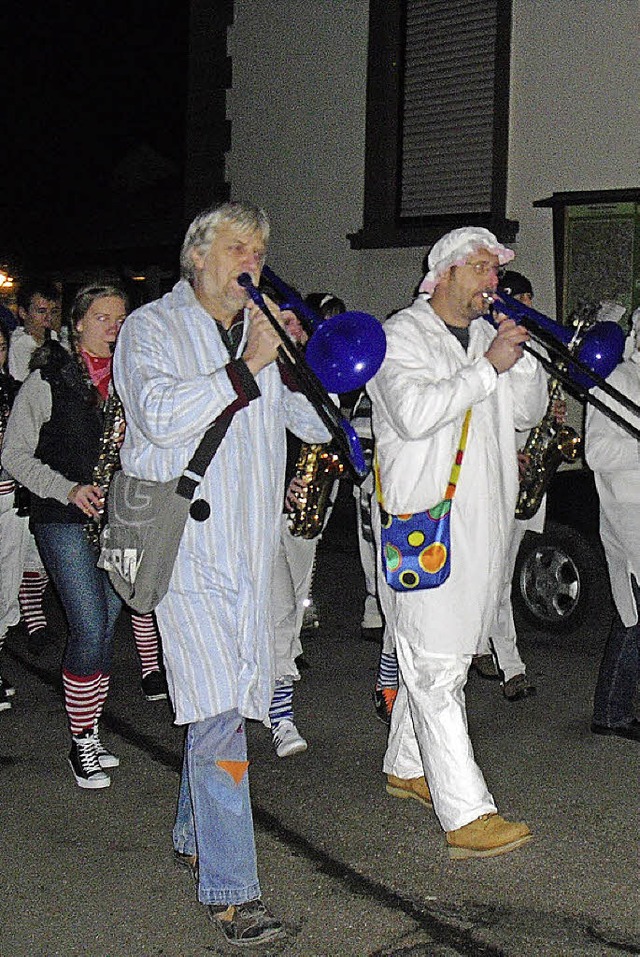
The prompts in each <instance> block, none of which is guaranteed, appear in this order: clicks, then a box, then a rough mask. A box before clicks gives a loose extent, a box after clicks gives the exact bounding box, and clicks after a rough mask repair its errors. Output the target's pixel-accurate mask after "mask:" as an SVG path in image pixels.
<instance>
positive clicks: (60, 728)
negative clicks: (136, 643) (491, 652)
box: [0, 527, 640, 957]
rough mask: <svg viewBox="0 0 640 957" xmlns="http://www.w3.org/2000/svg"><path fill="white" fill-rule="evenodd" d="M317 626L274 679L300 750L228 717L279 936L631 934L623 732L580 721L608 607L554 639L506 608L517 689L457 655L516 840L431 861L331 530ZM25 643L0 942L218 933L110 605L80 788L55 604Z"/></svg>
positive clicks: (192, 938)
mask: <svg viewBox="0 0 640 957" xmlns="http://www.w3.org/2000/svg"><path fill="white" fill-rule="evenodd" d="M315 593H316V601H317V604H318V607H319V612H320V619H321V627H320V628H319V629H318V630H317V631H316V632H314V633H313V634H312V635H310V636H308V637H307V638H306V640H305V651H304V660H305V662H306V664H307V665H308V667H306V668H305V669H304V670H303V673H302V680H301V681H300V683H299V684H298V685H297V686H296V698H295V700H296V714H297V720H298V725H299V727H300V729H301V731H302V732H303V733H304V734H305V736H306V737H307V738H308V741H309V750H308V751H307V752H306V753H304V754H302V755H297V756H295V757H292V758H286V759H279V758H277V757H276V755H275V753H274V752H273V750H272V746H271V740H270V734H269V732H268V731H267V730H266V729H265V728H263V727H262V725H260V724H257V723H250V725H249V742H250V753H251V758H252V766H251V789H252V799H253V806H254V816H255V825H256V835H257V845H258V855H259V866H260V876H261V882H262V888H263V895H264V898H265V900H266V901H267V902H268V903H269V905H270V906H271V908H272V909H273V910H274V912H275V913H276V914H277V915H278V916H279V917H280V918H281V919H282V920H284V921H285V923H286V927H287V930H288V938H287V940H286V942H284V943H282V944H278V945H273V946H271V947H264V948H262V949H261V950H259V951H257V953H260V954H262V955H263V957H266V955H276V954H277V955H283V957H409V955H411V957H427V955H429V957H454V955H466V957H476V955H479V957H609V955H628V954H640V922H639V919H638V904H639V902H640V897H639V891H638V876H639V875H638V864H639V858H638V820H639V811H640V807H639V804H640V801H639V798H638V772H639V770H640V748H639V747H638V745H637V744H635V743H633V742H629V741H622V740H620V739H609V738H600V737H595V736H593V735H591V733H590V731H589V720H590V709H591V696H592V692H593V687H594V682H595V677H596V673H597V667H598V660H599V652H600V649H601V646H602V642H603V640H604V636H605V634H606V630H607V627H608V621H609V615H610V607H609V605H608V603H607V602H606V600H603V602H602V613H601V616H600V619H599V620H598V621H590V622H588V623H587V624H586V625H585V626H584V628H583V629H582V630H581V631H580V632H577V633H575V634H573V635H572V636H570V638H569V639H568V640H561V639H553V638H551V637H550V636H545V635H540V634H535V633H533V632H531V631H528V632H527V631H525V630H524V629H523V631H522V634H521V650H522V652H523V654H524V657H525V658H526V660H527V662H528V667H529V674H530V677H531V678H532V679H533V680H534V681H535V682H536V684H537V686H538V696H537V697H536V698H531V699H528V700H526V701H523V702H518V703H509V702H507V701H505V700H504V698H503V697H502V695H501V693H500V689H499V687H498V686H496V684H494V683H492V682H487V681H484V680H482V679H480V678H479V677H477V676H475V675H473V676H472V677H471V678H470V680H469V684H468V689H467V699H468V713H469V723H470V728H471V735H472V739H473V741H474V746H475V749H476V754H477V757H478V760H479V763H480V765H481V767H482V768H483V770H484V772H485V775H486V777H487V780H488V782H489V785H490V787H491V789H492V790H493V793H494V796H495V798H496V800H497V803H498V807H499V810H500V811H501V812H502V813H503V814H505V816H508V817H512V818H517V819H522V820H526V821H527V822H528V823H529V825H530V826H531V828H532V830H533V832H534V835H535V839H534V841H532V842H531V843H530V844H529V845H527V846H526V847H524V848H521V849H520V850H518V851H516V852H514V853H512V854H508V855H504V856H502V857H497V858H493V859H489V860H484V861H472V862H451V861H450V860H449V858H448V855H447V853H446V848H445V844H444V838H443V834H442V832H441V830H440V827H439V825H438V823H437V821H436V819H435V818H434V816H433V815H432V814H431V813H429V812H427V811H425V809H424V808H422V807H421V806H420V805H419V804H417V803H416V802H411V801H398V800H397V799H394V798H392V797H389V796H388V795H387V794H386V792H385V788H384V776H383V774H382V773H381V762H382V756H383V753H384V748H385V735H386V728H385V726H384V725H383V724H382V723H380V722H379V721H378V720H377V719H376V717H375V714H374V711H373V707H372V704H371V688H372V684H373V680H374V676H375V671H376V666H377V655H378V648H377V646H376V645H374V644H372V643H370V642H364V641H362V640H361V639H360V637H359V628H358V624H359V615H360V609H361V605H362V601H363V583H362V578H361V574H360V572H359V568H358V561H357V555H356V553H355V551H354V543H353V538H352V535H351V533H350V530H349V529H347V530H346V532H344V530H343V529H342V528H340V527H334V528H333V529H329V531H328V534H327V535H326V536H325V541H324V542H323V543H322V548H321V551H320V554H319V560H318V571H317V578H316V588H315ZM49 613H50V616H51V618H52V620H53V624H54V628H55V629H56V631H57V632H58V638H57V642H56V644H55V645H52V646H50V647H49V648H47V649H46V650H45V651H44V652H43V654H42V655H41V656H40V657H39V658H37V659H34V658H32V657H31V656H30V655H29V654H28V653H27V652H26V651H25V646H24V638H23V637H22V636H21V635H20V633H17V634H15V635H12V636H11V637H10V640H9V642H8V644H7V646H6V648H5V652H4V654H3V660H2V662H1V663H0V665H1V670H2V672H3V674H4V675H5V676H6V677H7V678H8V679H9V680H10V681H11V682H12V683H13V684H15V685H16V688H17V693H16V697H15V698H14V699H13V700H14V707H13V709H12V710H11V711H5V712H2V713H0V734H1V738H0V815H1V831H0V833H1V834H2V851H3V853H2V867H1V869H0V888H1V893H0V955H1V957H80V955H90V957H160V955H162V957H196V955H198V957H201V955H211V954H213V955H226V954H229V953H237V952H238V950H237V949H236V948H231V947H229V946H227V945H226V944H225V943H224V942H223V941H222V939H221V938H220V937H219V935H218V933H217V932H216V930H215V929H214V928H213V927H212V926H211V924H210V923H209V922H208V921H207V918H206V912H205V909H204V908H203V907H202V905H200V904H198V903H197V901H196V898H195V889H194V886H193V884H192V882H191V880H190V877H189V875H188V874H187V873H186V872H184V871H183V870H181V869H180V868H178V867H177V866H176V865H175V864H174V862H173V859H172V850H171V840H170V832H171V825H172V818H173V812H174V806H175V799H176V795H177V786H178V777H177V774H178V770H179V766H180V760H181V745H182V732H181V731H180V729H178V728H176V727H175V726H174V725H173V724H172V716H171V712H170V708H169V706H168V704H167V703H166V702H156V703H149V702H146V701H145V700H144V699H143V698H142V695H141V693H140V690H139V670H138V664H137V660H136V657H135V653H134V648H133V640H132V638H131V633H130V629H129V625H128V621H127V619H126V617H123V619H122V620H121V626H120V628H119V631H118V642H117V654H116V662H117V663H116V667H115V673H114V679H113V686H112V693H111V694H110V698H109V701H108V705H107V711H106V714H105V720H104V725H105V734H104V735H103V737H104V739H105V741H106V742H107V743H108V744H109V745H110V746H112V749H113V750H114V751H115V752H116V753H117V754H118V755H119V756H120V758H121V766H120V768H118V769H116V770H115V771H114V772H113V781H112V785H111V787H110V788H108V789H106V790H104V791H96V792H91V791H82V790H80V789H79V788H78V787H76V785H75V784H74V782H73V778H72V775H71V772H70V770H69V768H68V766H67V763H66V753H67V749H68V740H67V732H66V726H65V718H64V711H63V706H62V699H61V695H60V684H59V663H60V655H61V650H62V645H63V642H64V634H63V633H64V625H63V622H62V619H61V617H60V613H59V609H58V608H57V606H56V605H55V603H54V602H51V601H50V602H49Z"/></svg>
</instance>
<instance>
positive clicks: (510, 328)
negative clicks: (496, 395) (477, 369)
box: [485, 314, 530, 375]
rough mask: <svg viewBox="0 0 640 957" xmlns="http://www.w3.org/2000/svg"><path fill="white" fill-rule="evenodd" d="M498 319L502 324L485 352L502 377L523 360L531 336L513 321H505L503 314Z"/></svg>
mask: <svg viewBox="0 0 640 957" xmlns="http://www.w3.org/2000/svg"><path fill="white" fill-rule="evenodd" d="M497 319H498V321H499V322H500V325H499V326H498V332H497V334H496V337H495V339H494V340H493V342H492V343H491V345H490V346H489V348H488V349H487V351H486V352H485V358H487V359H488V360H489V362H490V363H491V365H492V366H493V368H494V369H495V370H496V372H497V373H498V375H500V373H501V372H506V371H507V369H510V368H511V366H513V365H515V364H516V362H517V361H518V359H520V358H521V356H522V347H523V345H524V343H525V342H528V341H529V338H530V336H529V333H528V332H527V330H526V329H525V327H524V326H521V325H518V324H517V323H515V322H514V321H513V319H504V318H502V314H499V315H498V316H497Z"/></svg>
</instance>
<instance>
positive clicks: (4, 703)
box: [0, 678, 16, 711]
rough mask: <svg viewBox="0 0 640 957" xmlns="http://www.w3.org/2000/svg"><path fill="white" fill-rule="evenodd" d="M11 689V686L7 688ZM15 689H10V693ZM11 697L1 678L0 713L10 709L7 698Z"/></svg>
mask: <svg viewBox="0 0 640 957" xmlns="http://www.w3.org/2000/svg"><path fill="white" fill-rule="evenodd" d="M9 687H11V686H9ZM15 690H16V689H15V688H12V689H11V691H12V692H15ZM10 697H11V692H9V690H8V689H7V686H6V685H5V683H4V681H3V680H2V678H0V711H9V710H10V708H11V702H10V701H9V698H10Z"/></svg>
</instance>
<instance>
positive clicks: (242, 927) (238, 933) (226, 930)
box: [207, 900, 284, 947]
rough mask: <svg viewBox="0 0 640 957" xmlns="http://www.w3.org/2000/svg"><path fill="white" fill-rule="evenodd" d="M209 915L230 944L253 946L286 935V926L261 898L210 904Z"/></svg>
mask: <svg viewBox="0 0 640 957" xmlns="http://www.w3.org/2000/svg"><path fill="white" fill-rule="evenodd" d="M207 910H208V912H209V917H210V919H211V920H212V921H213V923H214V924H215V925H216V927H219V928H220V930H221V931H222V933H223V934H224V936H225V937H226V938H227V940H228V941H229V943H230V944H236V945H237V946H238V947H252V946H253V945H254V944H264V942H265V941H267V940H274V939H275V938H276V937H283V936H284V927H283V926H282V924H281V923H280V921H279V920H276V918H275V917H274V916H273V914H272V913H271V911H270V910H269V908H268V907H266V906H265V905H264V904H263V903H262V901H261V900H255V901H247V902H246V903H245V904H209V906H208V907H207Z"/></svg>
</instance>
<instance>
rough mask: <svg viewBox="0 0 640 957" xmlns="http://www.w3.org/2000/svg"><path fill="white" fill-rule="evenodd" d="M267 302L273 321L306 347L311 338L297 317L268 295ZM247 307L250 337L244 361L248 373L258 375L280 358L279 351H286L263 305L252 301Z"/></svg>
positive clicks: (243, 355)
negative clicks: (280, 306)
mask: <svg viewBox="0 0 640 957" xmlns="http://www.w3.org/2000/svg"><path fill="white" fill-rule="evenodd" d="M264 301H265V303H266V304H267V306H268V307H269V311H270V312H271V314H272V315H273V317H274V319H275V320H276V321H277V322H278V323H279V325H280V326H281V328H282V329H284V331H285V332H286V333H287V335H288V336H289V338H290V339H292V340H293V341H294V342H297V343H300V344H301V345H303V344H304V343H305V342H306V341H307V339H308V336H307V333H306V332H305V330H304V328H303V326H302V323H301V322H300V320H299V319H298V317H297V316H296V314H295V313H294V312H292V311H291V310H290V309H284V310H282V309H280V308H279V307H278V306H277V305H276V303H275V302H273V300H271V299H269V297H268V296H265V297H264ZM247 308H248V310H249V334H248V336H247V344H246V346H245V349H244V352H243V354H242V358H243V359H244V361H245V362H246V364H247V367H248V369H249V371H250V372H251V373H252V374H253V375H254V376H255V375H256V374H257V373H258V372H259V371H260V369H263V368H264V367H265V366H267V365H269V363H271V362H273V361H274V360H275V359H277V358H278V350H279V349H280V348H285V344H284V343H283V341H282V339H281V337H280V336H279V335H278V331H277V330H276V329H274V327H273V325H272V324H271V322H270V321H269V319H268V318H267V316H265V314H264V312H263V311H262V309H261V308H260V306H258V305H257V304H256V303H255V302H249V303H248V305H247Z"/></svg>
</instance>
